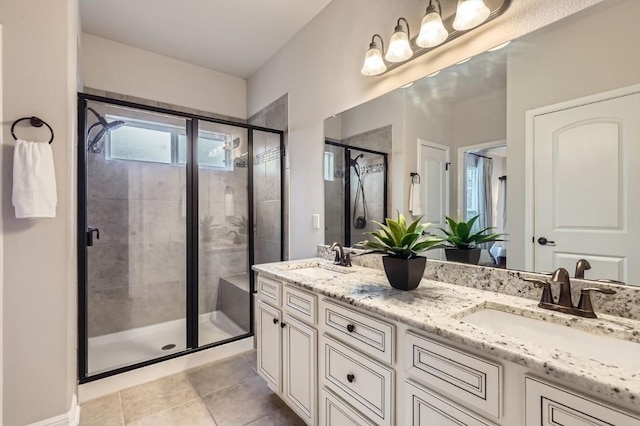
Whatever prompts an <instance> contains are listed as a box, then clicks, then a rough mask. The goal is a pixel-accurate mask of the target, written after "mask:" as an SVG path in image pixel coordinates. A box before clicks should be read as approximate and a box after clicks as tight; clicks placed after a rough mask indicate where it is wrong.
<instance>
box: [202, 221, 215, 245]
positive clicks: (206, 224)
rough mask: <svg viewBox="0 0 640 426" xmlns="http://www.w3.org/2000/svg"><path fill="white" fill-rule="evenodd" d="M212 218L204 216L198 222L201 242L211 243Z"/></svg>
mask: <svg viewBox="0 0 640 426" xmlns="http://www.w3.org/2000/svg"><path fill="white" fill-rule="evenodd" d="M213 228H214V225H213V216H209V215H204V216H203V217H202V220H201V221H200V236H201V237H202V241H203V242H207V243H208V242H210V241H213Z"/></svg>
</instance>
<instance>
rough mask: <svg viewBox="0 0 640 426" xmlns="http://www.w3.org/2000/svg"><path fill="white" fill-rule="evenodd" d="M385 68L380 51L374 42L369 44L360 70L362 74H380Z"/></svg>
mask: <svg viewBox="0 0 640 426" xmlns="http://www.w3.org/2000/svg"><path fill="white" fill-rule="evenodd" d="M386 70H387V66H386V65H385V64H384V60H383V59H382V52H381V51H380V49H378V46H377V45H376V43H374V42H371V44H369V50H367V53H366V55H365V57H364V64H363V65H362V70H360V72H361V73H362V74H364V75H380V74H382V73H383V72H385V71H386Z"/></svg>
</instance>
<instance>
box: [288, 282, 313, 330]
mask: <svg viewBox="0 0 640 426" xmlns="http://www.w3.org/2000/svg"><path fill="white" fill-rule="evenodd" d="M282 303H283V306H284V310H285V312H287V313H289V314H291V315H292V316H294V317H297V318H299V319H301V320H303V321H307V322H309V323H311V324H314V325H315V323H316V296H314V295H313V294H309V293H305V292H304V291H300V290H298V289H296V288H294V287H292V286H290V285H285V286H284V298H283V301H282Z"/></svg>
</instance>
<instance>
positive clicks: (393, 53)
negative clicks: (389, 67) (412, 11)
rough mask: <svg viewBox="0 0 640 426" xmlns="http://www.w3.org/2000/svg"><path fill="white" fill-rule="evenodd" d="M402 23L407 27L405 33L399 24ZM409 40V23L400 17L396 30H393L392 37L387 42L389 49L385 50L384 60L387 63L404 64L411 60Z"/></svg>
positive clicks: (411, 50)
mask: <svg viewBox="0 0 640 426" xmlns="http://www.w3.org/2000/svg"><path fill="white" fill-rule="evenodd" d="M403 21H404V24H405V26H406V27H407V31H405V30H404V28H402V25H401V24H400V22H403ZM410 38H411V33H410V30H409V22H407V20H406V19H404V18H402V17H401V18H398V23H397V24H396V28H395V29H394V30H393V35H392V36H391V40H390V41H389V48H388V49H387V54H386V55H385V57H384V58H385V59H386V60H387V61H389V62H404V61H406V60H407V59H409V58H411V57H412V56H413V49H412V48H411V44H410V43H409V39H410Z"/></svg>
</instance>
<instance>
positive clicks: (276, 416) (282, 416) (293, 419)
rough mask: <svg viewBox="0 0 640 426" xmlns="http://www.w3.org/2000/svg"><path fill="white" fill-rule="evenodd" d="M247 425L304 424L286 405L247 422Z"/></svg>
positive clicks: (283, 425)
mask: <svg viewBox="0 0 640 426" xmlns="http://www.w3.org/2000/svg"><path fill="white" fill-rule="evenodd" d="M247 426H305V423H304V422H303V421H302V419H301V418H300V417H298V415H297V414H296V413H294V412H293V410H291V408H289V407H287V406H286V405H285V406H284V407H282V408H280V409H278V410H276V411H274V412H272V413H269V414H267V415H266V416H262V417H260V418H259V419H258V420H256V421H253V422H251V423H249V424H248V425H247Z"/></svg>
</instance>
